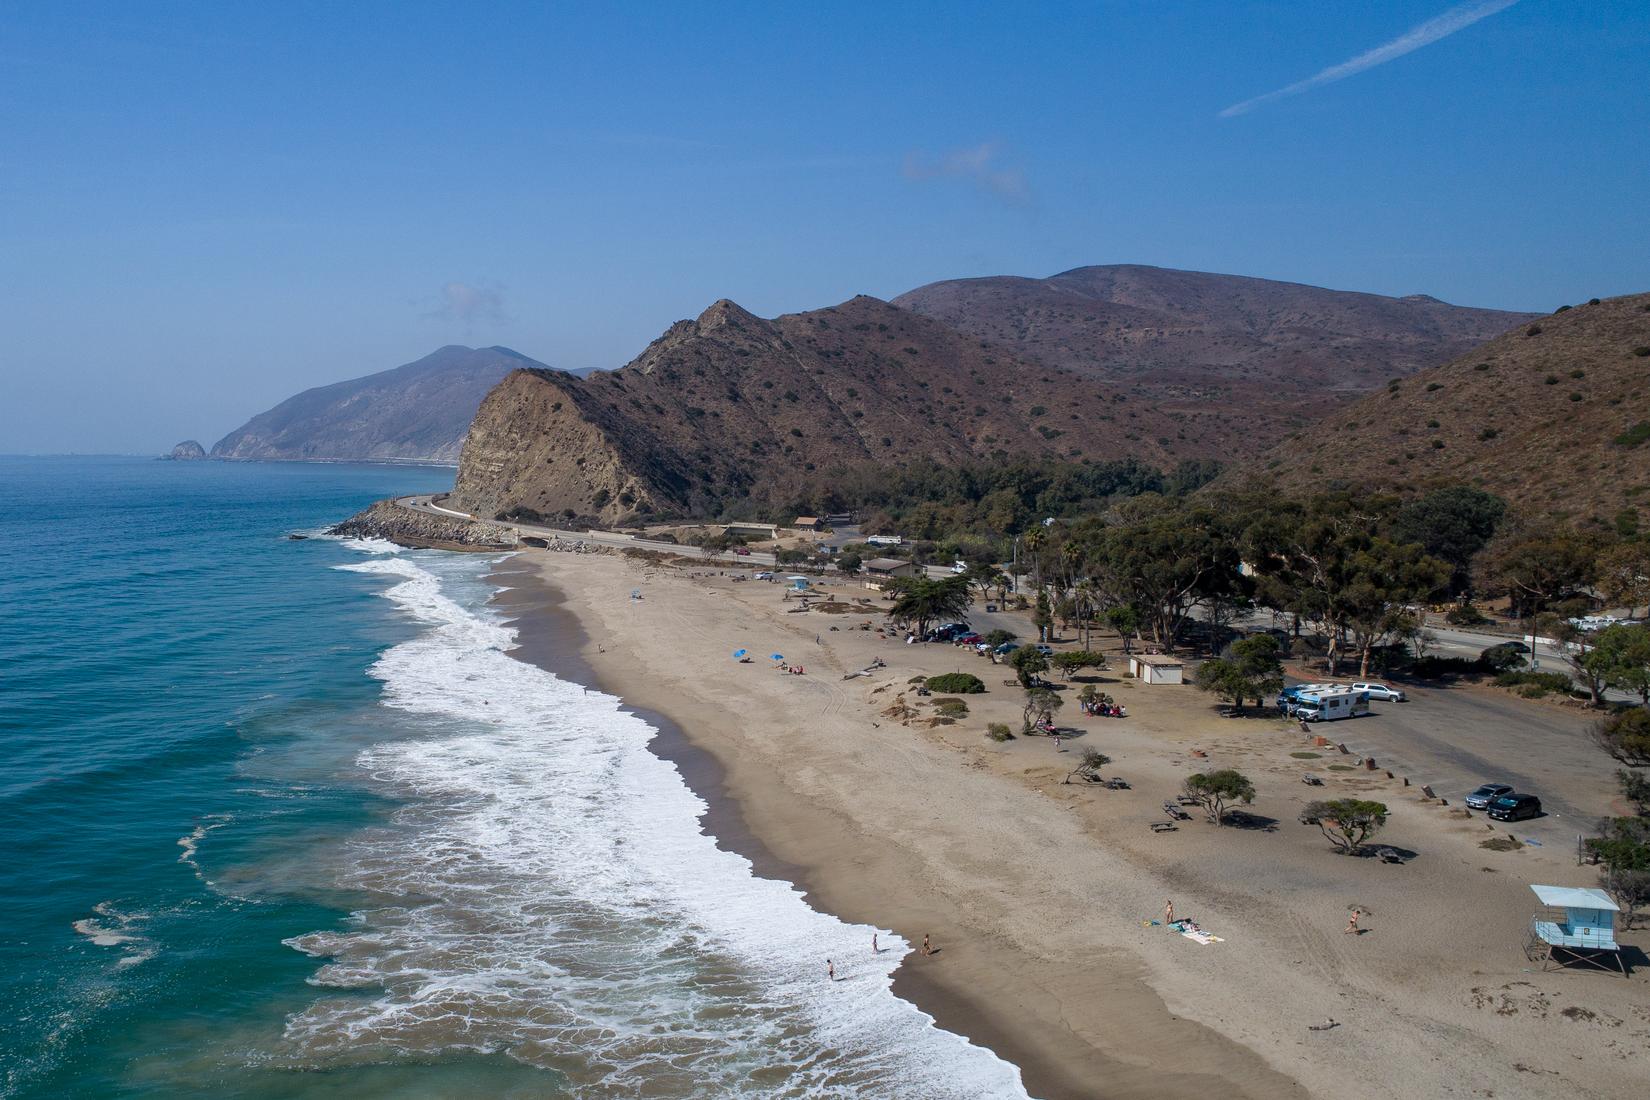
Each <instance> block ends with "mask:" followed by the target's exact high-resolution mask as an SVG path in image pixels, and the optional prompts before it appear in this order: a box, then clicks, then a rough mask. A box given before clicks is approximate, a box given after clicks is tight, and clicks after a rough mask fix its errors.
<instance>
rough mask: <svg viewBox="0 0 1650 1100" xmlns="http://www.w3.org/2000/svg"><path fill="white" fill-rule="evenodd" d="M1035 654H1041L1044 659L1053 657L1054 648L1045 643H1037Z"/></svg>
mask: <svg viewBox="0 0 1650 1100" xmlns="http://www.w3.org/2000/svg"><path fill="white" fill-rule="evenodd" d="M1037 652H1038V653H1041V654H1042V655H1043V656H1044V657H1052V656H1054V647H1053V646H1051V645H1049V644H1048V643H1047V642H1038V643H1037Z"/></svg>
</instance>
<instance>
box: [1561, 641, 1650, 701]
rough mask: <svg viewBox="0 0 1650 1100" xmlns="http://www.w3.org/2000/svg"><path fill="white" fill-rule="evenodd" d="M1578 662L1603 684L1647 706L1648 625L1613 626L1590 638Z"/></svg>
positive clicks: (1649, 682)
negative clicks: (1627, 692)
mask: <svg viewBox="0 0 1650 1100" xmlns="http://www.w3.org/2000/svg"><path fill="white" fill-rule="evenodd" d="M1579 662H1580V663H1581V664H1582V665H1584V666H1586V667H1587V668H1588V669H1589V670H1596V671H1597V672H1598V673H1599V675H1600V676H1601V677H1602V679H1603V680H1604V682H1605V683H1606V684H1608V685H1609V686H1610V687H1613V688H1616V689H1618V690H1620V691H1630V692H1632V693H1634V694H1635V695H1637V696H1638V697H1639V701H1640V702H1641V703H1642V704H1643V705H1644V706H1646V707H1650V625H1647V624H1644V623H1635V624H1631V625H1629V624H1627V623H1616V624H1615V625H1613V626H1607V627H1605V628H1604V629H1603V630H1601V631H1599V632H1598V633H1597V634H1595V635H1594V636H1593V644H1592V646H1591V648H1589V649H1587V650H1586V652H1584V653H1583V654H1582V655H1581V656H1580V658H1579Z"/></svg>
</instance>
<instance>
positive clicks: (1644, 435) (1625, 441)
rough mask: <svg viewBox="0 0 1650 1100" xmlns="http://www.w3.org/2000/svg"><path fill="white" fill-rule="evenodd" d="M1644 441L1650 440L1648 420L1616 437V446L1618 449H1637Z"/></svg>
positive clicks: (1641, 421)
mask: <svg viewBox="0 0 1650 1100" xmlns="http://www.w3.org/2000/svg"><path fill="white" fill-rule="evenodd" d="M1646 440H1650V420H1640V421H1639V422H1638V423H1637V424H1634V425H1633V426H1632V427H1631V428H1628V429H1627V430H1626V431H1624V432H1622V433H1621V434H1620V435H1618V436H1616V445H1617V446H1620V447H1637V446H1638V445H1639V444H1640V443H1643V442H1645V441H1646Z"/></svg>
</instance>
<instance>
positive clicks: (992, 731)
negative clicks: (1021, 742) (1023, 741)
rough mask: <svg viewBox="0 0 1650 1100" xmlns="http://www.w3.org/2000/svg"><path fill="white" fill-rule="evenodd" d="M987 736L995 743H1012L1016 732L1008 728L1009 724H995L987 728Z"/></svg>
mask: <svg viewBox="0 0 1650 1100" xmlns="http://www.w3.org/2000/svg"><path fill="white" fill-rule="evenodd" d="M985 735H986V736H987V737H989V738H990V739H991V740H993V741H998V742H1002V741H1012V740H1014V731H1013V730H1011V729H1009V728H1008V723H1007V722H993V723H991V724H990V725H989V726H987V727H985Z"/></svg>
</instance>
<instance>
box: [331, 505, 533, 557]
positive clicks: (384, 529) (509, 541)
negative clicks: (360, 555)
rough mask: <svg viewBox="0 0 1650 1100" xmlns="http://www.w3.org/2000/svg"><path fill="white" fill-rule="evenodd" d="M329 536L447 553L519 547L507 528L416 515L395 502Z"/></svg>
mask: <svg viewBox="0 0 1650 1100" xmlns="http://www.w3.org/2000/svg"><path fill="white" fill-rule="evenodd" d="M327 534H329V535H339V536H342V537H344V538H356V539H384V540H386V541H388V542H393V543H395V544H396V545H397V546H412V547H435V548H438V549H443V550H501V549H511V548H513V547H514V546H515V545H516V534H515V532H514V531H512V530H510V529H509V528H507V527H499V526H497V525H496V524H491V523H476V522H475V521H473V520H467V519H460V518H459V517H457V516H438V515H431V514H430V513H428V512H414V511H413V510H411V509H410V508H403V507H401V506H400V505H399V504H397V503H395V502H394V501H393V500H380V501H377V502H376V503H374V504H372V505H370V506H369V507H368V508H366V509H365V510H364V511H361V512H357V513H356V514H355V515H353V516H351V517H350V518H349V519H346V520H344V521H343V522H342V523H338V524H334V525H333V526H332V527H329V528H328V529H327Z"/></svg>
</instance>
